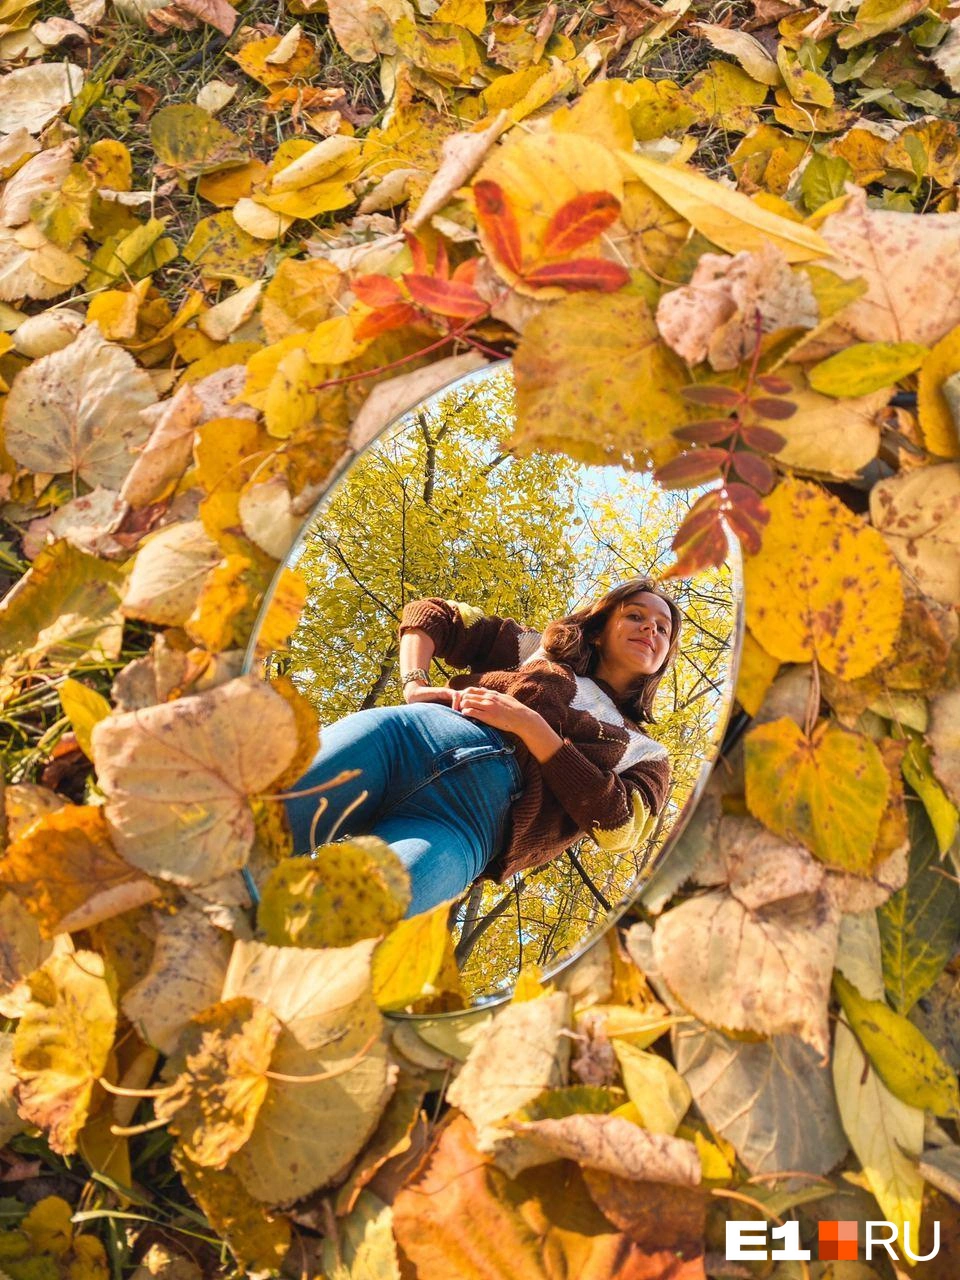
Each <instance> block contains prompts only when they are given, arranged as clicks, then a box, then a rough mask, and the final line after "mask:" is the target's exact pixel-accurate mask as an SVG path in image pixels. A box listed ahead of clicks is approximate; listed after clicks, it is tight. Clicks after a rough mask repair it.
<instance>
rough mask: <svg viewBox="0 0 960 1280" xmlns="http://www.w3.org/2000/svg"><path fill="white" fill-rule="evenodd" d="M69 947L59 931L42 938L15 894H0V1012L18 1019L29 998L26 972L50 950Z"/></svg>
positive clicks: (67, 939) (66, 938)
mask: <svg viewBox="0 0 960 1280" xmlns="http://www.w3.org/2000/svg"><path fill="white" fill-rule="evenodd" d="M71 949H72V947H71V943H70V939H69V938H68V937H65V936H64V935H62V934H61V935H60V936H59V937H58V938H54V939H53V940H52V941H51V940H48V939H47V938H44V937H43V935H42V934H41V932H40V928H39V926H38V924H37V921H36V918H35V917H34V916H33V915H32V914H31V913H30V912H29V911H28V910H27V909H26V907H25V906H24V905H23V904H22V903H21V901H20V899H19V898H18V897H17V896H16V894H13V893H7V892H4V893H2V894H0V1014H2V1015H3V1017H5V1018H19V1017H20V1016H21V1014H22V1013H23V1011H24V1009H25V1007H26V1004H27V1001H28V1000H29V998H30V988H29V986H28V984H27V979H28V977H29V976H30V974H31V973H33V971H34V970H35V969H39V968H40V966H41V965H42V964H43V963H44V961H45V960H46V959H47V958H48V957H49V956H50V955H51V954H52V953H53V951H54V950H59V951H70V950H71Z"/></svg>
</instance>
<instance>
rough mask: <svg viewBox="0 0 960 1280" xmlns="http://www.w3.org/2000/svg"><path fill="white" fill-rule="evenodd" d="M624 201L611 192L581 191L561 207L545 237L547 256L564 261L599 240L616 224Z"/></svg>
mask: <svg viewBox="0 0 960 1280" xmlns="http://www.w3.org/2000/svg"><path fill="white" fill-rule="evenodd" d="M619 212H620V201H619V200H618V199H617V197H616V196H615V195H614V194H613V193H612V192H611V191H581V192H580V193H579V194H578V195H575V196H574V197H573V199H572V200H568V201H567V203H566V204H564V205H561V206H560V208H559V209H558V210H557V211H556V213H555V214H554V215H553V217H552V218H551V219H550V221H549V223H548V224H547V229H546V231H545V232H544V235H543V256H544V257H545V258H562V257H566V256H567V255H568V254H571V253H573V252H574V250H576V249H580V248H582V247H583V246H584V245H585V244H589V243H590V241H591V240H596V238H597V236H598V235H600V233H601V231H606V229H607V227H609V226H610V224H611V223H612V222H615V221H616V219H617V215H618V214H619Z"/></svg>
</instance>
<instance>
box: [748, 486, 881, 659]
mask: <svg viewBox="0 0 960 1280" xmlns="http://www.w3.org/2000/svg"><path fill="white" fill-rule="evenodd" d="M872 496H873V495H872V494H871V498H872ZM766 505H767V508H768V510H769V512H770V523H769V524H768V525H767V526H766V528H765V529H764V533H763V545H762V547H761V549H760V551H759V553H758V554H756V555H752V556H748V557H747V558H746V562H745V564H744V586H745V590H746V599H747V625H748V626H749V627H750V630H751V631H752V632H753V635H754V636H755V638H756V639H757V640H759V641H760V643H761V644H762V645H763V647H764V648H765V649H766V650H767V652H768V653H771V654H772V655H773V656H774V657H777V658H779V659H780V660H781V661H782V662H804V661H808V660H809V659H810V658H811V657H816V659H817V661H818V662H819V663H821V664H822V666H824V667H826V669H827V670H828V671H832V672H833V673H834V674H836V675H839V676H843V677H844V678H846V679H851V678H853V677H855V676H860V675H865V674H866V672H868V671H870V670H871V669H872V668H873V667H875V666H876V665H877V663H878V662H880V661H881V660H882V659H883V658H885V657H886V656H887V654H888V653H889V652H890V650H891V648H892V646H893V642H894V639H895V638H896V635H897V632H898V629H899V626H900V615H901V612H902V609H903V590H902V587H901V585H900V571H899V569H898V567H897V564H896V562H895V561H894V559H893V556H892V555H891V553H890V551H889V550H888V548H887V545H886V543H885V541H884V539H883V538H882V537H881V536H880V534H879V533H878V532H877V530H876V529H872V528H871V527H870V526H869V525H867V524H866V523H865V522H864V521H863V520H862V519H861V518H859V517H858V516H856V515H854V514H853V513H852V512H850V511H849V510H848V509H847V508H846V507H844V506H843V505H842V503H841V502H840V501H839V500H838V499H837V498H834V497H833V496H832V495H830V494H828V493H826V492H825V491H824V490H823V489H821V488H819V487H817V486H815V485H812V484H808V483H805V482H803V481H799V480H783V481H781V482H780V484H779V485H778V486H777V488H776V489H775V490H774V492H773V493H772V494H771V495H770V497H769V498H767V499H766ZM878 600H882V601H883V607H882V608H878V607H877V603H876V602H877V601H878Z"/></svg>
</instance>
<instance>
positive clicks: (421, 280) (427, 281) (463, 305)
mask: <svg viewBox="0 0 960 1280" xmlns="http://www.w3.org/2000/svg"><path fill="white" fill-rule="evenodd" d="M403 281H404V284H405V285H406V286H407V288H408V289H409V290H410V296H411V298H413V300H414V302H418V303H419V304H420V306H421V307H426V308H427V310H428V311H435V312H437V314H438V315H441V316H456V317H460V318H463V319H472V318H473V317H475V316H481V315H483V313H484V312H485V311H486V310H487V306H488V304H487V303H486V302H484V300H483V299H482V298H481V297H480V295H479V294H478V293H477V291H476V290H475V289H473V288H471V287H470V285H468V284H462V283H461V282H459V281H453V280H441V279H437V278H436V277H435V276H422V275H413V274H409V275H405V276H404V277H403Z"/></svg>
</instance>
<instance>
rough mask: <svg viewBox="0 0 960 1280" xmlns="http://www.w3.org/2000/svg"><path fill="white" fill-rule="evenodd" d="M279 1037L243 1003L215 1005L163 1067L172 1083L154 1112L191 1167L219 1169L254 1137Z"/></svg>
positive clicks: (191, 1025) (273, 1022)
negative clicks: (176, 1139) (174, 1139)
mask: <svg viewBox="0 0 960 1280" xmlns="http://www.w3.org/2000/svg"><path fill="white" fill-rule="evenodd" d="M280 1031H281V1024H280V1021H279V1019H278V1018H276V1017H275V1016H274V1015H273V1014H272V1013H271V1012H270V1010H269V1009H268V1008H267V1007H266V1006H265V1005H262V1004H258V1003H257V1002H256V1001H254V1000H251V999H249V998H248V997H246V996H238V997H236V998H235V999H233V1000H226V1001H224V1002H223V1003H221V1004H216V1005H213V1006H212V1008H209V1009H205V1010H204V1011H203V1012H202V1013H198V1014H197V1015H196V1016H195V1017H193V1018H191V1020H190V1021H189V1022H188V1023H187V1025H186V1027H185V1028H184V1030H183V1032H182V1034H181V1036H180V1039H179V1043H178V1045H177V1051H176V1053H175V1054H174V1055H173V1057H172V1058H170V1059H169V1061H168V1062H167V1064H166V1066H165V1067H164V1078H165V1079H167V1080H172V1081H173V1083H172V1084H171V1086H170V1087H169V1089H166V1090H164V1092H163V1093H161V1094H160V1095H159V1096H158V1097H157V1099H156V1102H155V1103H154V1111H155V1113H156V1117H157V1119H158V1120H164V1121H166V1123H167V1127H168V1128H169V1130H170V1131H171V1133H174V1134H176V1135H177V1136H178V1137H179V1138H180V1145H181V1147H182V1149H183V1153H184V1155H185V1156H186V1157H187V1159H188V1160H191V1161H192V1162H193V1163H194V1164H199V1165H203V1166H205V1167H210V1168H213V1169H222V1168H223V1166H224V1165H225V1164H226V1163H227V1161H228V1160H229V1159H230V1157H231V1156H232V1155H234V1154H235V1152H237V1151H239V1149H240V1148H241V1147H242V1146H243V1144H244V1143H245V1142H246V1141H247V1139H248V1138H249V1137H250V1134H251V1133H252V1131H253V1126H254V1123H255V1122H256V1118H257V1113H258V1111H259V1110H260V1107H261V1104H262V1103H263V1100H264V1098H265V1097H266V1093H267V1088H268V1083H269V1082H268V1080H267V1076H266V1071H267V1068H268V1067H269V1065H270V1058H271V1055H272V1054H273V1048H274V1045H275V1044H276V1042H277V1037H278V1036H279V1034H280Z"/></svg>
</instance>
